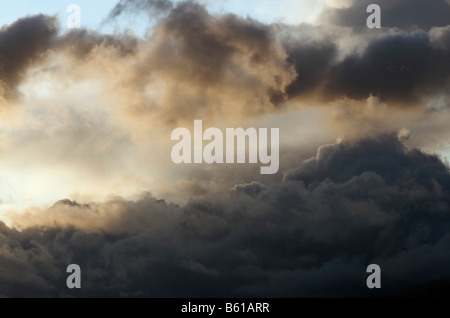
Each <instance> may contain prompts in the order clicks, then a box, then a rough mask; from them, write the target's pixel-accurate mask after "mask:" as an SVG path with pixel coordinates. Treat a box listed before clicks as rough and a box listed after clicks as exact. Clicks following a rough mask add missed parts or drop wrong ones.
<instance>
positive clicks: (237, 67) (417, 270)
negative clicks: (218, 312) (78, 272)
mask: <svg viewBox="0 0 450 318" xmlns="http://www.w3.org/2000/svg"><path fill="white" fill-rule="evenodd" d="M371 3H372V1H369V0H361V1H352V0H349V1H333V0H326V1H325V0H320V1H319V0H297V1H294V0H282V1H269V0H266V1H264V0H262V1H256V0H254V1H253V0H251V1H250V0H249V1H245V2H244V1H234V0H230V1H225V0H223V1H219V0H215V1H170V0H120V1H119V0H115V1H112V0H108V1H95V2H94V1H32V0H22V1H16V2H14V3H13V2H8V3H3V4H1V5H0V8H1V10H0V12H1V14H0V23H1V24H2V27H1V28H0V296H5V297H36V296H37V297H73V296H81V297H211V296H213V297H228V298H233V297H336V296H349V297H355V296H356V297H360V296H372V295H374V293H373V291H371V290H368V289H367V288H366V285H365V279H366V268H367V266H368V265H370V264H379V265H380V266H381V268H382V272H383V288H382V290H381V291H379V292H378V293H377V294H375V295H376V296H379V295H383V296H399V295H416V294H420V293H421V292H422V291H423V290H432V291H436V292H437V293H444V294H446V295H448V294H449V290H450V289H449V282H450V270H449V269H450V266H449V265H450V253H448V250H449V246H450V234H449V229H450V214H449V213H450V172H449V163H448V160H447V158H448V154H449V149H450V138H449V136H450V128H449V125H448V121H449V119H450V108H449V105H450V95H449V90H448V87H449V84H450V64H449V59H448V56H450V54H449V53H450V4H449V2H448V1H447V0H435V1H433V2H430V1H425V0H395V1H388V0H378V3H379V5H380V7H381V14H382V15H381V17H382V19H381V28H379V29H371V28H368V26H367V23H366V20H367V17H368V13H367V12H366V8H367V6H368V5H369V4H371ZM70 4H77V5H79V7H80V9H81V28H74V29H72V28H69V27H68V26H67V24H66V20H67V18H68V17H69V15H70V13H67V12H66V9H67V6H68V5H70ZM196 120H202V123H203V128H204V129H205V130H206V129H207V128H210V127H215V128H218V129H219V130H220V131H222V132H225V131H226V129H227V128H238V127H243V128H245V129H247V128H256V129H258V128H259V129H262V130H257V131H259V132H260V131H264V129H269V130H271V131H274V130H279V144H277V145H278V146H279V169H278V170H277V172H276V173H274V174H261V172H260V166H261V164H260V163H258V164H250V163H248V164H247V163H241V164H220V163H216V164H206V163H197V164H188V163H184V164H176V163H175V162H174V161H173V160H172V159H173V158H172V157H171V154H172V153H173V152H172V150H173V147H174V146H175V145H176V141H175V140H173V138H172V133H173V132H174V130H176V129H178V128H186V129H187V130H188V131H192V132H193V131H194V121H196ZM186 129H185V131H186ZM216 131H217V130H216ZM272 138H275V137H274V135H272ZM272 138H271V141H272V142H274V140H272ZM215 142H217V138H216V139H215ZM204 144H205V145H206V142H205V143H204ZM224 145H228V143H227V141H225V142H224ZM244 148H245V149H244ZM248 148H249V149H247V147H242V148H237V149H236V152H237V153H238V154H239V153H242V152H244V153H245V151H246V150H250V148H251V146H249V147H248ZM255 148H258V149H259V150H261V148H262V146H261V144H259V146H258V145H256V146H255ZM271 150H274V147H271ZM70 264H78V265H80V267H81V269H82V272H83V287H82V289H81V290H80V291H79V292H77V293H76V294H75V293H74V291H73V290H70V289H68V288H66V287H65V284H64V282H65V279H66V272H65V269H66V267H67V266H68V265H70ZM193 281H195V282H196V284H194V285H193V284H192V282H193Z"/></svg>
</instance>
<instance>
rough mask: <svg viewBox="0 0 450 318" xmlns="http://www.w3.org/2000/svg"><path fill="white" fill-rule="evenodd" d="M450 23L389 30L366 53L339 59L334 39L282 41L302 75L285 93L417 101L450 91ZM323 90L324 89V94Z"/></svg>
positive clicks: (292, 96)
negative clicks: (404, 30) (431, 27)
mask: <svg viewBox="0 0 450 318" xmlns="http://www.w3.org/2000/svg"><path fill="white" fill-rule="evenodd" d="M449 37H450V27H446V28H435V29H433V30H431V31H430V32H424V31H413V32H400V33H395V34H386V35H384V36H380V37H378V38H375V39H373V40H370V41H369V43H368V45H367V47H366V48H365V49H364V50H363V51H362V53H351V54H348V55H347V56H345V57H344V58H343V59H342V60H340V61H337V50H336V45H335V44H333V42H330V41H329V40H327V41H322V42H318V41H315V42H307V44H302V43H301V42H296V41H289V40H284V41H283V44H284V47H285V48H286V51H287V53H288V54H289V60H290V61H292V62H293V63H294V64H295V65H296V71H297V73H298V74H299V76H298V78H297V80H296V81H295V82H294V83H293V84H292V85H290V87H289V88H288V90H287V92H288V94H289V96H290V97H291V98H294V97H298V96H300V97H301V96H304V95H307V94H308V93H311V92H319V96H318V97H319V98H325V99H326V100H333V99H336V98H341V97H349V98H352V99H357V100H358V99H364V98H367V97H369V96H371V95H372V96H376V97H379V98H380V99H381V100H383V101H394V102H403V103H405V102H414V101H417V100H419V99H420V98H421V97H424V96H431V95H432V94H435V93H444V94H445V93H448V91H447V89H446V88H447V87H448V85H449V83H450V61H449V59H448V56H450V41H449ZM320 93H321V94H320Z"/></svg>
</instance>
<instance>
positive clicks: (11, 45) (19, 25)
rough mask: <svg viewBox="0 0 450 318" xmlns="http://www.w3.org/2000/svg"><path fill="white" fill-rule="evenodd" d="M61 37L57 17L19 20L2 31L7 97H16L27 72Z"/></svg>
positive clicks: (1, 73) (0, 69)
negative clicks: (54, 39) (58, 34)
mask: <svg viewBox="0 0 450 318" xmlns="http://www.w3.org/2000/svg"><path fill="white" fill-rule="evenodd" d="M56 33H57V20H56V18H55V17H49V16H44V15H38V16H33V17H29V18H23V19H19V20H17V21H16V22H14V23H13V24H11V25H6V26H3V27H2V28H1V30H0V81H1V86H2V87H1V88H2V90H3V92H2V93H3V94H2V95H3V96H4V97H6V98H11V97H15V96H16V94H17V91H16V88H17V85H18V84H19V83H20V81H21V80H22V79H23V77H24V76H25V71H26V70H27V68H28V67H29V66H30V65H32V64H33V63H36V62H37V61H39V60H40V58H41V57H42V55H43V54H44V53H45V52H46V51H47V50H48V49H49V47H50V45H51V42H52V39H53V38H54V37H55V36H56Z"/></svg>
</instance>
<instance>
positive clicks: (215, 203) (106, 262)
mask: <svg viewBox="0 0 450 318" xmlns="http://www.w3.org/2000/svg"><path fill="white" fill-rule="evenodd" d="M449 190H450V174H449V171H448V168H447V167H446V166H445V165H444V164H443V163H442V162H441V161H440V160H439V159H438V158H437V157H434V156H431V155H427V154H424V153H422V152H420V151H419V150H417V149H409V148H408V147H407V146H405V145H404V144H403V143H402V142H401V141H399V139H398V138H397V135H396V134H386V135H381V136H378V137H377V138H372V139H365V140H361V141H358V142H351V143H350V142H349V143H346V142H343V143H339V144H334V145H328V146H323V147H321V148H320V149H319V150H318V152H317V155H316V156H315V157H314V158H311V159H309V160H306V161H304V162H303V163H301V164H300V165H299V167H298V168H297V169H295V170H293V171H291V172H289V173H287V174H286V176H285V179H284V181H283V182H281V183H278V184H273V185H271V186H267V187H265V186H263V185H261V184H259V183H253V184H249V185H239V186H236V187H235V189H234V191H232V192H230V193H229V194H228V195H226V196H225V197H224V196H222V197H209V198H206V199H201V200H194V201H192V202H190V203H188V204H186V205H183V206H179V205H173V204H168V203H166V202H165V201H161V200H157V199H155V198H153V197H152V196H146V197H143V198H142V199H140V200H137V201H134V202H133V201H126V200H124V199H120V198H117V199H114V200H111V201H108V202H105V203H101V204H96V203H90V204H84V205H81V204H78V203H76V202H72V201H68V200H65V201H61V202H59V203H57V204H56V205H54V206H53V207H52V208H50V209H48V210H46V211H38V212H31V211H30V213H29V214H26V215H23V216H21V217H17V218H16V219H15V223H16V225H20V226H21V228H22V230H21V231H20V232H19V231H17V230H13V229H11V228H9V227H6V226H5V225H3V226H2V230H1V233H2V240H1V242H2V245H1V255H2V258H3V259H5V264H11V265H12V264H16V265H14V267H15V268H16V269H15V271H18V272H20V271H26V273H27V275H29V279H24V278H23V277H22V276H21V275H19V274H17V275H16V276H13V275H12V274H11V273H9V274H8V272H6V271H2V272H1V273H2V278H1V279H2V280H3V281H5V282H6V281H8V282H9V284H8V285H6V284H1V286H3V287H1V290H0V291H1V293H2V294H5V295H7V296H27V295H28V296H30V295H33V292H35V293H36V294H35V295H41V296H42V295H47V296H67V295H70V292H69V291H67V290H66V288H64V286H61V285H62V284H63V281H64V277H65V273H64V269H65V266H67V264H71V263H77V264H79V265H80V266H81V268H82V269H83V288H82V290H81V291H80V293H81V294H82V295H84V296H115V297H119V296H152V297H179V296H186V297H193V296H199V297H201V296H203V297H206V296H207V297H211V296H224V297H225V296H226V297H231V296H235V297H240V296H272V297H274V296H289V297H296V296H330V295H335V296H336V295H340V296H342V295H353V296H361V295H367V294H366V292H367V290H366V287H365V275H366V274H365V267H366V266H367V265H368V264H371V263H374V262H375V263H377V264H379V265H380V266H382V268H383V291H384V292H385V293H386V294H388V295H389V294H396V293H402V292H404V291H405V289H407V288H408V290H409V291H411V290H414V288H421V287H424V286H428V287H430V286H433V284H434V283H436V282H442V283H445V282H448V279H450V272H449V271H448V270H447V269H448V268H450V267H449V265H450V258H449V254H448V253H446V252H445V251H446V249H447V248H448V247H449V244H450V238H449V235H448V234H447V233H448V231H449V227H450V223H449V215H448V211H449V210H450V197H449V196H448V193H450V192H449ZM417 260H420V263H417ZM414 264H415V265H414ZM12 266H13V265H12ZM194 281H195V284H193V283H192V282H194ZM287 281H289V282H290V283H289V284H286V282H287ZM5 286H13V288H10V287H5ZM305 286H314V288H311V289H310V288H306V287H305ZM24 287H27V288H24Z"/></svg>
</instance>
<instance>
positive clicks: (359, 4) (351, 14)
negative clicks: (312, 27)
mask: <svg viewBox="0 0 450 318" xmlns="http://www.w3.org/2000/svg"><path fill="white" fill-rule="evenodd" d="M374 3H375V4H378V5H379V6H380V7H381V13H382V16H381V17H382V18H381V21H382V26H383V27H390V28H410V27H418V28H421V29H423V30H429V29H431V28H432V27H435V26H447V25H449V24H450V4H449V2H448V1H447V0H432V1H428V0H378V1H372V0H357V1H353V3H352V4H351V5H350V6H349V7H348V8H341V9H336V8H328V9H326V10H324V11H323V12H322V14H321V15H320V16H319V19H318V20H319V21H323V20H325V21H327V22H331V23H333V24H338V25H342V26H351V27H356V28H365V27H366V20H367V17H368V15H369V14H368V13H366V9H367V7H368V6H369V5H370V4H374Z"/></svg>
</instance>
